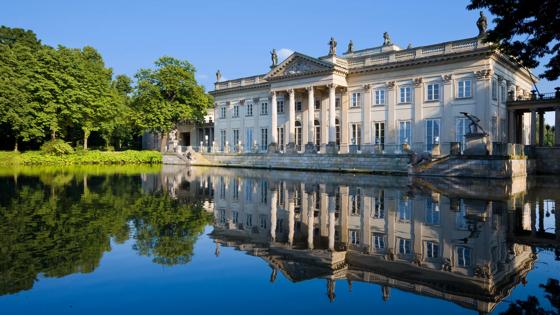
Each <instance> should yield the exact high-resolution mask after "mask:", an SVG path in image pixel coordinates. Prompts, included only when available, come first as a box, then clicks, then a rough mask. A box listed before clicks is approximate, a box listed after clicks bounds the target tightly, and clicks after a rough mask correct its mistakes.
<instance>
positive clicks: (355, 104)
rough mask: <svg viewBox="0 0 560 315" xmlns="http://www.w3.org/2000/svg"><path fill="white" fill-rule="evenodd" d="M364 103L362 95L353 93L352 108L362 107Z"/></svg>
mask: <svg viewBox="0 0 560 315" xmlns="http://www.w3.org/2000/svg"><path fill="white" fill-rule="evenodd" d="M361 102H362V93H352V107H360V106H361Z"/></svg>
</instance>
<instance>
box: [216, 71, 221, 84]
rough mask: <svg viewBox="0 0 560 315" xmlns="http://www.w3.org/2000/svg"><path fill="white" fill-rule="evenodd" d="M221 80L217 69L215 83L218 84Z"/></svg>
mask: <svg viewBox="0 0 560 315" xmlns="http://www.w3.org/2000/svg"><path fill="white" fill-rule="evenodd" d="M221 80H222V72H220V69H218V71H216V82H220V81H221Z"/></svg>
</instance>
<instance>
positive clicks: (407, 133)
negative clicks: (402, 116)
mask: <svg viewBox="0 0 560 315" xmlns="http://www.w3.org/2000/svg"><path fill="white" fill-rule="evenodd" d="M411 140H412V129H411V124H410V120H404V121H399V144H405V143H410V142H411Z"/></svg>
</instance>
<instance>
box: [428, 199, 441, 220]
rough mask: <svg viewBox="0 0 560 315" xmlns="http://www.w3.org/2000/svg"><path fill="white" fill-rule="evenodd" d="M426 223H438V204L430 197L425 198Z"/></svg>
mask: <svg viewBox="0 0 560 315" xmlns="http://www.w3.org/2000/svg"><path fill="white" fill-rule="evenodd" d="M426 223H427V224H430V225H438V224H439V205H438V204H437V203H435V202H434V201H433V200H432V198H428V199H426Z"/></svg>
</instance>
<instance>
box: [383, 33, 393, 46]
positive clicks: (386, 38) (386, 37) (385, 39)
mask: <svg viewBox="0 0 560 315" xmlns="http://www.w3.org/2000/svg"><path fill="white" fill-rule="evenodd" d="M390 45H393V42H392V41H391V36H389V33H387V32H385V33H383V46H390Z"/></svg>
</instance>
